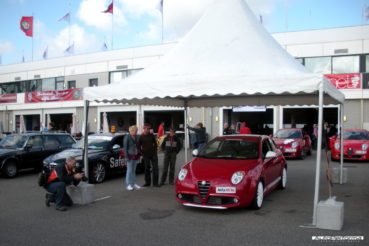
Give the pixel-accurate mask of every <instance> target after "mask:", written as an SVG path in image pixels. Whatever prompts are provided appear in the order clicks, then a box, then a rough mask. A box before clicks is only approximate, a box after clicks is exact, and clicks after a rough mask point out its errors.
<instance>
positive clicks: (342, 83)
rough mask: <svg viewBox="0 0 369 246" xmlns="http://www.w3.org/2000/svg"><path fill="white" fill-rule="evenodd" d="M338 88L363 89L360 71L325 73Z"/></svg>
mask: <svg viewBox="0 0 369 246" xmlns="http://www.w3.org/2000/svg"><path fill="white" fill-rule="evenodd" d="M324 76H325V77H326V78H327V79H328V80H329V81H330V82H331V83H332V84H333V85H334V86H335V87H336V88H337V89H361V88H362V78H361V74H360V73H345V74H325V75H324Z"/></svg>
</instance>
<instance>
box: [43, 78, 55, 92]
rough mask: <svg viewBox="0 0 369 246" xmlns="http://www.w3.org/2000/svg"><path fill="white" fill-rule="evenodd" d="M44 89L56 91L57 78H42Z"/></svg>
mask: <svg viewBox="0 0 369 246" xmlns="http://www.w3.org/2000/svg"><path fill="white" fill-rule="evenodd" d="M42 90H43V91H55V78H47V79H42Z"/></svg>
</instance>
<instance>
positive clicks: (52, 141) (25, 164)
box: [0, 132, 75, 178]
mask: <svg viewBox="0 0 369 246" xmlns="http://www.w3.org/2000/svg"><path fill="white" fill-rule="evenodd" d="M74 143H75V140H74V139H73V138H72V137H71V136H70V135H69V134H65V133H51V132H37V133H22V134H10V135H7V136H6V137H5V138H3V139H2V140H1V142H0V170H1V172H2V174H3V175H5V176H6V177H9V178H13V177H15V176H16V175H17V173H18V171H19V170H21V169H25V168H36V169H41V167H42V161H43V159H44V158H45V157H47V156H49V155H51V154H54V153H57V152H60V151H62V150H64V149H67V148H70V147H71V146H72V145H73V144H74Z"/></svg>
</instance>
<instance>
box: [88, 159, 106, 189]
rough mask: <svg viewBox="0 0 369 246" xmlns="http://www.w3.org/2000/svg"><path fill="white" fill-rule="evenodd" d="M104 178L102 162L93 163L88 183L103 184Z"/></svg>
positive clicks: (104, 171) (104, 170)
mask: <svg viewBox="0 0 369 246" xmlns="http://www.w3.org/2000/svg"><path fill="white" fill-rule="evenodd" d="M105 177H106V166H105V165H104V163H102V162H98V163H95V164H94V165H93V166H92V168H91V171H90V181H91V182H92V183H94V184H100V183H102V182H104V180H105Z"/></svg>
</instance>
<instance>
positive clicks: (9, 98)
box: [0, 94, 17, 103]
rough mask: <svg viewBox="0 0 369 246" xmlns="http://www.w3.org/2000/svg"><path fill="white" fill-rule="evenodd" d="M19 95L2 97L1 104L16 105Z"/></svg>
mask: <svg viewBox="0 0 369 246" xmlns="http://www.w3.org/2000/svg"><path fill="white" fill-rule="evenodd" d="M16 102H17V94H6V95H0V103H16Z"/></svg>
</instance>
